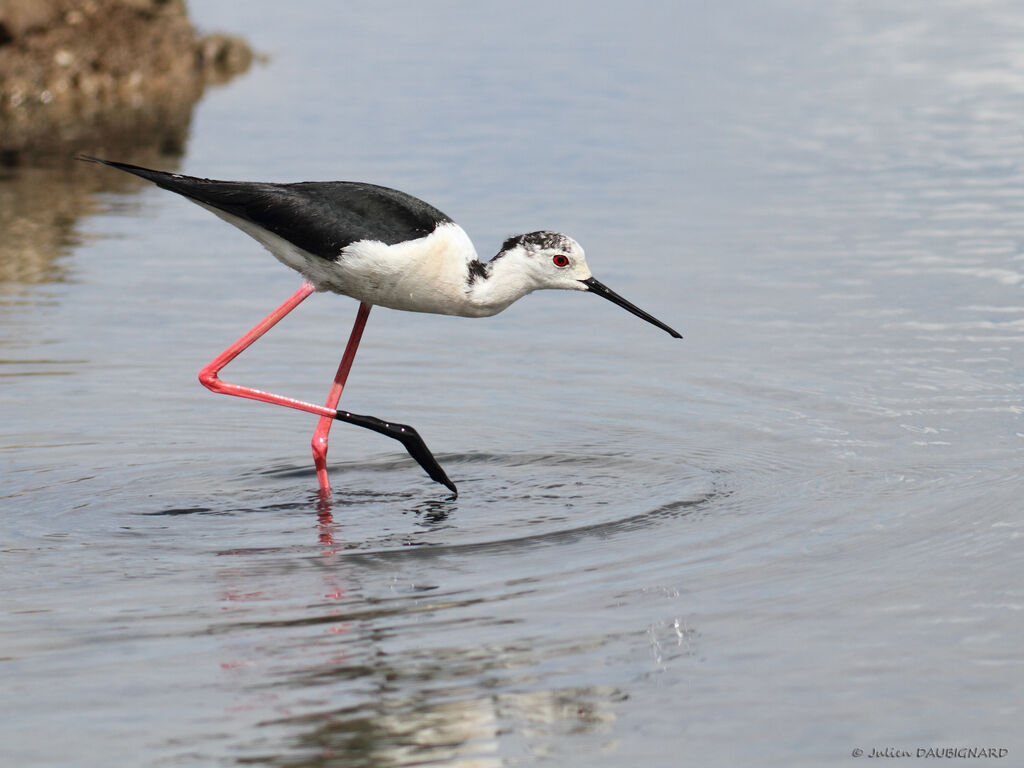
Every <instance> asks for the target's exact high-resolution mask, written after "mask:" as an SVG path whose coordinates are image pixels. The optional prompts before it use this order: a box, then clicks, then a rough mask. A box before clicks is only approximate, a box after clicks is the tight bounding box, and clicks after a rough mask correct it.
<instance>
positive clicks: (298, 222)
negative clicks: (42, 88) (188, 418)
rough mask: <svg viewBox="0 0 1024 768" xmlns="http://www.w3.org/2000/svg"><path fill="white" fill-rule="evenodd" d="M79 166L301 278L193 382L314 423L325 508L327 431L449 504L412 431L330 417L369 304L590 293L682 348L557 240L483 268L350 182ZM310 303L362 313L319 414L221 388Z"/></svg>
mask: <svg viewBox="0 0 1024 768" xmlns="http://www.w3.org/2000/svg"><path fill="white" fill-rule="evenodd" d="M80 159H82V160H88V161H90V162H94V163H102V164H103V165H109V166H111V167H113V168H118V169H120V170H122V171H127V172H128V173H132V174H135V175H136V176H141V177H142V178H144V179H148V180H149V181H152V182H153V183H154V184H156V185H157V186H160V187H163V188H164V189H168V190H170V191H171V192H177V193H178V194H179V195H183V196H184V197H187V198H188V199H189V200H191V201H192V202H194V203H198V204H199V205H201V206H203V207H204V208H206V209H208V210H210V211H212V212H213V213H215V214H217V215H218V216H220V217H221V218H222V219H224V220H225V221H227V222H228V223H229V224H233V225H234V226H236V227H238V228H239V229H241V230H242V231H243V232H245V233H246V234H248V235H251V236H252V237H253V238H255V239H256V240H258V241H259V242H260V243H262V244H263V245H264V246H265V247H266V248H267V250H269V251H270V252H271V253H272V254H274V256H276V257H277V258H278V259H279V260H280V261H281V262H283V263H284V264H286V265H288V266H289V267H291V268H292V269H295V270H297V271H298V272H300V273H301V274H302V275H303V276H304V277H305V278H306V283H305V284H304V285H303V286H302V287H301V288H300V289H299V290H298V291H296V292H295V293H294V294H293V295H292V296H291V297H290V298H289V299H288V300H287V301H286V302H285V303H284V304H282V305H281V306H280V307H278V308H277V309H275V310H274V311H273V312H271V313H270V314H269V315H268V316H267V317H266V318H264V320H263V321H262V322H260V323H259V324H258V325H257V326H256V327H255V328H253V329H252V330H251V331H249V332H248V333H247V334H245V335H244V336H243V337H242V338H240V339H239V340H238V341H236V342H235V343H234V344H232V345H231V346H230V347H228V348H227V349H226V350H224V352H222V353H221V354H220V355H218V356H217V357H216V358H214V359H213V360H212V361H211V362H210V363H209V364H208V365H207V366H205V367H204V368H203V369H202V370H201V371H200V372H199V380H200V381H201V382H202V383H203V385H205V386H206V387H208V388H209V389H210V390H212V391H214V392H221V393H223V394H228V395H236V396H238V397H247V398H250V399H252V400H260V401H262V402H266V403H273V404H275V405H284V406H287V407H289V408H296V409H298V410H300V411H307V412H308V413H314V414H317V415H318V416H320V421H319V422H318V424H317V428H316V431H315V432H314V434H313V461H314V464H315V465H316V474H317V481H318V482H319V484H320V492H321V495H322V496H326V495H327V494H328V493H329V492H330V483H329V481H328V478H327V462H326V458H327V436H328V432H329V431H330V428H331V424H332V423H333V422H334V420H335V419H337V420H338V421H345V422H348V423H349V424H356V425H357V426H360V427H366V428H367V429H371V430H373V431H375V432H379V433H381V434H383V435H387V436H388V437H393V438H395V439H396V440H398V441H400V442H401V443H402V444H403V445H404V446H405V448H406V450H407V451H408V452H409V454H410V455H411V456H412V457H413V458H414V459H416V461H417V462H419V464H420V466H421V467H423V469H424V470H426V472H427V474H428V475H430V477H431V479H433V480H436V481H437V482H439V483H442V484H444V485H445V486H447V487H448V488H449V489H451V491H452V493H453V494H457V493H458V491H457V490H456V488H455V484H454V483H453V482H452V481H451V480H449V479H448V476H447V475H446V474H445V472H444V470H443V469H442V468H441V466H440V464H438V463H437V460H436V459H435V458H434V456H433V454H431V453H430V450H429V449H428V448H427V446H426V444H425V443H424V442H423V439H422V438H421V437H420V436H419V434H418V433H417V432H416V430H414V429H413V428H412V427H410V426H407V425H405V424H395V423H393V422H387V421H383V420H381V419H377V418H375V417H373V416H360V415H358V414H354V413H349V412H348V411H344V410H338V408H337V405H338V399H339V398H340V397H341V391H342V389H343V388H344V386H345V380H346V379H347V378H348V372H349V369H350V368H351V367H352V360H353V359H354V358H355V354H356V348H357V347H358V346H359V339H360V338H361V337H362V333H363V327H364V326H365V325H366V318H367V316H368V315H369V314H370V307H372V306H373V305H374V304H379V305H380V306H382V307H390V308H392V309H404V310H407V311H410V312H432V313H435V314H441V315H459V316H462V317H488V316H490V315H495V314H497V313H498V312H501V310H503V309H505V308H506V307H508V306H509V305H510V304H512V303H513V302H514V301H516V300H517V299H520V298H522V297H523V296H525V295H526V294H528V293H531V292H533V291H536V290H539V289H541V288H562V289H567V290H574V291H590V292H591V293H595V294H597V295H598V296H602V297H604V298H606V299H608V300H609V301H611V302H613V303H615V304H618V305H619V306H620V307H623V308H624V309H626V310H628V311H630V312H632V313H633V314H634V315H636V316H637V317H640V318H642V319H644V320H646V321H647V322H649V323H652V324H653V325H656V326H658V327H659V328H661V329H662V330H664V331H667V332H668V333H669V334H671V335H672V336H674V337H675V338H677V339H678V338H681V336H680V334H679V333H677V332H676V331H674V330H672V329H671V328H669V327H668V326H667V325H665V324H664V323H662V322H661V321H660V320H657V319H655V318H654V317H652V316H651V315H649V314H647V313H646V312H644V311H643V310H641V309H639V308H638V307H636V306H634V305H633V304H631V303H630V302H628V301H626V300H625V299H624V298H622V297H621V296H619V295H618V294H617V293H615V292H614V291H612V290H610V289H609V288H607V287H606V286H605V285H603V284H602V283H600V282H598V280H597V279H596V278H595V277H594V276H593V275H592V274H591V272H590V268H589V267H588V266H587V262H586V261H585V260H584V258H583V249H582V248H581V247H580V245H579V243H577V242H576V241H575V240H573V239H572V238H571V237H567V236H566V235H563V234H560V233H558V232H548V231H540V232H529V233H527V234H524V235H516V236H515V237H510V238H509V239H508V240H506V241H505V242H504V243H503V244H502V246H501V250H500V251H499V252H498V254H497V255H496V256H495V257H494V258H493V259H491V260H490V261H489V262H481V261H479V260H478V259H477V255H476V250H475V249H474V248H473V243H472V242H470V239H469V236H468V235H466V233H465V232H464V231H463V229H462V227H460V226H459V225H458V224H456V223H455V222H454V221H452V220H451V219H450V218H449V217H448V216H445V215H444V214H443V213H441V211H439V210H437V209H436V208H434V207H433V206H431V205H428V204H427V203H425V202H423V201H422V200H419V199H417V198H415V197H413V196H412V195H407V194H405V193H404V192H399V191H398V190H395V189H388V188H387V187H379V186H377V185H375V184H363V183H359V182H350V181H324V182H317V181H307V182H301V183H297V184H275V183H265V182H250V181H216V180H213V179H200V178H195V177H193V176H183V175H181V174H179V173H165V172H163V171H154V170H150V169H149V168H141V167H139V166H137V165H129V164H127V163H118V162H113V161H111V160H101V159H100V158H97V157H89V156H87V155H81V156H80ZM314 291H333V292H334V293H340V294H344V295H345V296H351V297H352V298H354V299H357V300H358V301H359V302H360V304H359V311H358V313H357V314H356V322H355V325H354V326H353V328H352V332H351V334H350V336H349V340H348V345H347V346H346V348H345V353H344V355H343V356H342V359H341V365H339V366H338V373H337V375H336V376H335V377H334V384H333V385H332V387H331V391H330V393H329V394H328V397H327V402H326V403H325V404H324V405H315V404H313V403H307V402H303V401H301V400H295V399H293V398H290V397H284V396H282V395H275V394H272V393H270V392H263V391H261V390H258V389H252V388H250V387H243V386H239V385H238V384H230V383H228V382H226V381H222V380H221V379H220V378H219V377H218V374H219V373H220V370H221V369H222V368H223V367H224V366H225V365H227V364H228V363H230V362H231V361H232V360H234V359H235V358H236V357H237V356H238V355H239V354H240V353H241V352H242V351H243V350H244V349H246V348H247V347H248V346H249V345H250V344H252V343H253V342H254V341H256V339H258V338H259V337H260V336H262V335H263V334H264V333H266V332H267V331H268V330H270V329H271V328H272V327H273V326H274V325H276V324H277V322H278V321H280V320H281V318H283V317H284V316H285V315H287V314H288V313H289V312H291V311H292V310H293V309H295V307H297V306H298V305H299V304H300V303H301V302H302V301H303V300H304V299H306V298H307V297H308V296H309V295H310V294H311V293H313V292H314Z"/></svg>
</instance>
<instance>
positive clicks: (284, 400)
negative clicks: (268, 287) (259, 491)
mask: <svg viewBox="0 0 1024 768" xmlns="http://www.w3.org/2000/svg"><path fill="white" fill-rule="evenodd" d="M315 290H316V289H315V288H314V287H313V285H312V284H311V283H306V284H305V285H303V286H302V287H301V288H299V290H297V291H296V292H295V293H294V294H292V297H291V298H290V299H288V301H286V302H285V303H284V304H282V305H281V306H280V307H278V308H277V309H275V310H274V311H273V312H271V313H270V314H269V315H267V316H266V317H265V318H263V320H261V321H260V323H259V324H258V325H257V326H256V327H255V328H253V329H252V330H251V331H249V332H248V333H247V334H245V335H244V336H243V337H242V338H240V339H239V340H238V341H236V342H235V343H234V344H232V345H231V346H230V347H228V348H227V349H225V350H224V351H223V352H221V353H220V354H219V355H218V356H217V357H215V358H214V359H213V360H211V361H210V362H209V363H207V365H206V366H204V367H203V369H202V370H201V371H199V381H200V382H201V383H202V385H203V386H204V387H206V388H207V389H209V390H210V391H211V392H217V393H218V394H221V395H234V396H235V397H247V398H249V399H250V400H259V401H261V402H264V403H272V404H274V405H283V406H286V407H288V408H295V409H297V410H300V411H307V412H308V413H315V414H316V415H317V416H326V417H327V418H331V419H332V418H334V416H335V414H336V411H335V410H334V409H333V408H325V407H324V406H322V405H314V404H313V403H307V402H304V401H302V400H296V399H295V398H293V397H284V396H283V395H275V394H273V393H271V392H264V391H263V390H261V389H253V388H251V387H243V386H240V385H239V384H231V383H229V382H227V381H221V380H220V379H219V378H218V376H217V374H218V373H220V369H221V368H223V367H224V366H225V365H227V364H228V363H230V362H231V361H232V360H234V359H235V358H236V357H238V356H239V355H240V354H241V353H242V352H243V351H244V350H246V349H248V347H249V346H250V345H251V344H252V343H253V342H254V341H256V339H258V338H259V337H260V336H262V335H263V334H265V333H266V332H267V331H269V330H270V329H271V328H273V327H274V326H275V325H277V324H278V323H279V322H280V321H281V318H283V317H284V316H285V315H287V314H288V313H289V312H291V311H292V310H293V309H295V308H296V307H297V306H299V304H301V303H302V302H303V301H304V300H305V299H307V298H308V297H309V295H310V294H311V293H313V291H315Z"/></svg>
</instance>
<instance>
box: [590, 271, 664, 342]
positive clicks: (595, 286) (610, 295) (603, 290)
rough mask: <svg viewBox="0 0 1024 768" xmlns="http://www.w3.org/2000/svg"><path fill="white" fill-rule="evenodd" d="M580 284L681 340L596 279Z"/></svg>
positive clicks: (658, 321) (662, 324)
mask: <svg viewBox="0 0 1024 768" xmlns="http://www.w3.org/2000/svg"><path fill="white" fill-rule="evenodd" d="M580 282H581V283H583V284H584V285H585V286H587V290H588V291H590V292H591V293H596V294H597V295H598V296H601V297H603V298H605V299H608V301H610V302H612V303H613V304H618V305H619V306H620V307H622V308H623V309H625V310H627V311H629V312H632V313H633V314H634V315H636V316H637V317H639V318H641V319H642V320H646V321H647V322H648V323H650V324H651V325H656V326H658V327H659V328H661V330H663V331H665V332H667V333H668V334H669V336H672V337H673V338H676V339H681V338H683V335H682V334H681V333H679V331H676V330H673V329H672V328H669V327H668V326H667V325H665V324H664V323H663V322H661V320H658V319H656V318H654V317H651V316H650V315H648V314H647V313H646V312H644V311H643V310H642V309H640V307H637V306H635V305H633V304H630V303H629V302H628V301H626V300H625V299H624V298H622V297H621V296H619V294H617V293H616V292H615V291H613V290H612V289H611V288H609V287H608V286H607V285H605V284H604V283H602V282H601V281H600V280H598V279H597V278H596V277H588V278H587V279H586V280H580Z"/></svg>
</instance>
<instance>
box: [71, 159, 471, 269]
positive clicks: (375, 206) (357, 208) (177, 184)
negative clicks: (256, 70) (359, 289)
mask: <svg viewBox="0 0 1024 768" xmlns="http://www.w3.org/2000/svg"><path fill="white" fill-rule="evenodd" d="M81 159H83V160H89V161H91V162H94V163H102V164H104V165H109V166H112V167H114V168H118V169H120V170H122V171H126V172H128V173H133V174H135V175H136V176H140V177H142V178H144V179H148V180H149V181H152V182H153V183H154V184H156V185H157V186H159V187H163V188H164V189H167V190H170V191H171V192H177V193H178V194H179V195H183V196H185V197H187V198H189V199H190V200H194V201H196V202H199V203H203V204H205V205H208V206H210V207H212V208H217V209H218V210H221V211H224V212H225V213H230V214H232V215H233V216H237V217H239V218H241V219H245V220H246V221H250V222H252V223H253V224H256V225H257V226H260V227H263V228H264V229H266V230H269V231H270V232H273V233H274V234H275V235H277V236H279V237H282V238H284V239H285V240H288V241H289V242H291V243H294V244H295V245H297V246H298V247H299V248H301V249H303V250H304V251H306V252H308V253H311V254H314V255H316V256H321V257H323V258H325V259H330V260H332V261H333V260H336V259H337V258H338V256H339V253H340V251H341V249H342V248H344V247H345V246H346V245H349V244H350V243H354V242H356V241H357V240H379V241H381V242H384V243H387V244H388V245H394V244H395V243H401V242H403V241H405V240H413V239H416V238H418V237H424V236H426V235H429V234H430V233H431V232H433V231H434V229H435V228H436V227H437V225H438V224H443V223H447V222H450V221H451V219H450V218H449V217H448V216H446V215H445V214H443V213H441V211H439V210H437V208H434V207H433V206H432V205H429V204H427V203H425V202H423V201H422V200H420V199H419V198H416V197H413V196H412V195H407V194H406V193H405V192H400V191H398V190H397V189H389V188H388V187H380V186H377V185H376V184H364V183H362V182H356V181H303V182H299V183H296V184H274V183H269V182H254V181H217V180H215V179H200V178H196V177H194V176H183V175H181V174H178V173H165V172H163V171H153V170H150V169H149V168H142V167H140V166H137V165H129V164H128V163H118V162H114V161H112V160H101V159H100V158H96V157H88V156H85V155H82V156H81Z"/></svg>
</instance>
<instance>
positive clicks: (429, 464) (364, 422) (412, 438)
mask: <svg viewBox="0 0 1024 768" xmlns="http://www.w3.org/2000/svg"><path fill="white" fill-rule="evenodd" d="M315 290H316V288H314V286H313V285H312V284H311V283H306V284H304V285H303V286H302V287H301V288H299V290H297V291H296V292H295V293H294V294H292V295H291V296H290V297H289V298H288V300H287V301H285V302H284V303H283V304H282V305H281V306H279V307H278V308H277V309H275V310H274V311H273V312H271V313H270V314H269V315H267V316H266V317H265V318H264V319H263V320H261V321H260V322H259V323H257V324H256V326H255V327H254V328H253V329H252V330H250V331H249V332H248V333H246V334H245V335H244V336H242V338H240V339H239V340H238V341H236V342H235V343H234V344H232V345H231V346H230V347H228V348H227V349H225V350H224V351H223V352H221V353H220V354H219V355H218V356H217V357H215V358H214V359H213V360H211V361H210V362H209V363H208V364H207V365H205V366H203V368H202V370H200V371H199V381H200V382H201V383H202V385H203V386H204V387H206V388H207V389H209V390H210V391H211V392H216V393H218V394H223V395H233V396H234V397H245V398H248V399H250V400H259V401H260V402H263V403H270V404H272V405H282V406H285V407H286V408H294V409H296V410H299V411H306V412H307V413H312V414H315V415H317V416H319V417H320V421H319V422H318V423H317V427H316V431H315V432H314V433H313V443H312V447H313V462H314V464H315V466H316V475H317V481H318V483H319V485H320V495H321V497H326V496H327V495H328V494H329V493H330V491H331V486H330V482H329V481H328V478H327V437H328V434H329V432H330V429H331V424H332V423H333V422H334V420H335V419H338V420H339V421H344V422H347V423H349V424H355V425H356V426H360V427H364V428H366V429H370V430H373V431H374V432H378V433H380V434H382V435H387V436H388V437H392V438H394V439H395V440H398V441H399V442H400V443H402V445H403V446H405V449H406V450H407V451H408V452H409V455H410V456H412V457H413V458H414V459H415V460H416V462H417V463H418V464H419V465H420V466H421V467H422V468H423V469H424V471H425V472H426V473H427V474H428V475H429V476H430V478H431V479H432V480H435V481H436V482H438V483H441V484H442V485H444V486H446V487H447V488H448V489H450V490H451V492H452V493H454V494H456V495H457V494H458V490H457V489H456V488H455V484H454V483H453V482H452V481H451V480H449V479H448V476H447V475H446V474H445V473H444V470H443V469H441V466H440V465H439V464H438V463H437V460H436V459H435V458H434V456H433V454H432V453H431V452H430V449H429V448H427V446H426V444H425V443H424V442H423V438H421V437H420V436H419V433H417V432H416V430H415V429H413V428H412V427H410V426H407V425H405V424H393V423H390V422H386V421H383V420H381V419H378V418H375V417H374V416H360V415H358V414H354V413H349V412H348V411H338V410H336V407H337V404H338V400H339V399H340V398H341V393H342V390H343V389H344V388H345V381H346V380H347V379H348V373H349V370H351V368H352V361H353V360H354V359H355V356H356V350H357V349H358V347H359V341H360V339H361V338H362V335H363V328H364V327H365V326H366V319H367V317H369V314H370V305H369V304H365V303H361V304H360V305H359V312H358V313H357V315H356V322H355V325H354V326H353V327H352V333H351V335H350V336H349V340H348V345H347V346H346V347H345V354H344V355H343V356H342V358H341V364H340V365H339V366H338V372H337V374H336V375H335V377H334V383H333V384H332V386H331V390H330V392H329V394H328V396H327V403H326V404H325V405H316V404H314V403H307V402H305V401H303V400H297V399H295V398H293V397H286V396H284V395H276V394H274V393H272V392H265V391H263V390H261V389H254V388H252V387H244V386H241V385H239V384H232V383H230V382H227V381H223V380H222V379H221V378H220V377H219V374H220V371H221V369H222V368H224V366H226V365H227V364H228V363H230V362H231V361H232V360H234V359H235V358H236V357H238V356H239V355H240V354H241V353H242V352H244V351H245V350H246V349H248V348H249V346H251V345H252V343H253V342H255V341H256V340H257V339H259V338H260V337H261V336H263V335H264V334H265V333H266V332H267V331H269V330H270V329H271V328H273V327H274V326H275V325H277V324H278V323H279V322H280V321H281V320H282V319H283V318H284V316H285V315H287V314H288V313H289V312H291V311H292V310H293V309H295V308H296V307H297V306H299V304H301V303H302V302H303V301H305V300H306V299H307V298H309V296H310V295H311V294H312V293H313V292H314V291H315Z"/></svg>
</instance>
